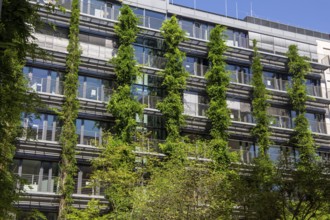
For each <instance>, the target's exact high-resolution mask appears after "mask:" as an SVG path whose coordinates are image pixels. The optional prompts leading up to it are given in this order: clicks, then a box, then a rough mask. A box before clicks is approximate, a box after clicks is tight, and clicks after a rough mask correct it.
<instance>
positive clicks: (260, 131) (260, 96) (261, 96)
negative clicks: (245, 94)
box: [252, 40, 271, 157]
mask: <svg viewBox="0 0 330 220" xmlns="http://www.w3.org/2000/svg"><path fill="white" fill-rule="evenodd" d="M253 50H254V55H253V60H252V73H253V76H252V85H253V99H252V113H253V117H254V119H255V120H256V126H255V127H254V128H253V129H252V135H253V136H254V137H255V139H256V144H257V145H258V147H259V156H261V157H267V156H268V155H267V150H268V148H269V145H270V144H271V141H270V138H269V137H270V130H269V124H270V119H269V116H268V114H267V108H268V107H269V104H268V102H267V99H268V98H269V96H268V95H267V94H268V92H267V90H266V85H265V84H264V82H263V78H262V65H261V62H260V55H259V53H258V49H257V41H256V40H254V41H253Z"/></svg>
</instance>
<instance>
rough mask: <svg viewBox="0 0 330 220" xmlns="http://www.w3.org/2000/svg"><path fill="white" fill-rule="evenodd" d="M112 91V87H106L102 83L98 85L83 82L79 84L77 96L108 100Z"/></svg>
mask: <svg viewBox="0 0 330 220" xmlns="http://www.w3.org/2000/svg"><path fill="white" fill-rule="evenodd" d="M112 92H113V91H112V89H110V88H106V87H105V86H103V85H101V86H100V85H88V84H87V85H86V84H85V85H80V88H79V92H78V97H79V98H84V99H89V100H95V101H102V102H108V101H109V99H110V96H111V94H112Z"/></svg>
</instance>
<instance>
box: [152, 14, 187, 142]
mask: <svg viewBox="0 0 330 220" xmlns="http://www.w3.org/2000/svg"><path fill="white" fill-rule="evenodd" d="M161 35H162V36H163V37H164V44H165V58H166V61H167V62H166V66H165V69H164V71H162V72H161V73H160V74H161V75H162V76H163V77H164V79H163V82H162V87H163V88H164V89H165V92H166V96H165V98H164V99H163V101H162V102H159V103H158V105H157V108H158V109H159V110H160V111H161V113H162V114H163V115H164V118H165V123H166V125H165V126H166V131H167V135H168V136H167V138H168V139H171V140H174V139H178V138H179V137H180V128H181V127H182V126H183V125H184V123H185V118H184V116H183V115H182V113H183V103H182V92H183V90H184V89H185V88H186V79H187V77H188V76H189V74H188V72H187V71H186V70H185V69H184V67H183V59H184V58H185V53H184V52H182V51H180V49H179V44H180V43H181V42H182V41H184V40H185V32H184V31H183V30H182V29H181V28H180V26H179V23H178V20H177V18H176V17H175V16H172V17H171V19H169V20H166V21H164V23H163V25H162V27H161Z"/></svg>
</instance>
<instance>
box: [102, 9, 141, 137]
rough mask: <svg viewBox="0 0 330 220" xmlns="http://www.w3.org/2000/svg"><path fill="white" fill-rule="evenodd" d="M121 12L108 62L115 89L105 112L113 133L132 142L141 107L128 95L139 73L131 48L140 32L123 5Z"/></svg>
mask: <svg viewBox="0 0 330 220" xmlns="http://www.w3.org/2000/svg"><path fill="white" fill-rule="evenodd" d="M120 11H121V13H120V16H119V18H118V20H119V23H117V24H116V25H115V32H116V34H117V35H118V37H119V43H120V46H119V49H118V53H117V55H116V57H114V58H113V59H112V60H111V62H112V63H113V65H114V67H115V73H116V76H117V81H116V83H117V88H116V89H115V91H114V92H113V94H112V97H111V99H110V101H109V104H108V110H109V112H110V113H111V114H112V115H113V116H114V117H115V122H116V124H115V127H114V132H115V134H116V135H117V136H119V137H120V138H121V139H122V140H124V141H126V142H131V141H132V137H133V135H134V132H135V127H136V125H137V123H136V117H137V116H140V115H141V114H142V105H141V104H140V103H139V102H138V101H137V100H136V99H135V98H134V97H133V95H132V94H131V91H132V84H133V82H134V81H135V79H136V77H137V76H139V75H140V74H141V73H140V71H139V68H138V66H137V65H136V64H137V63H136V60H135V56H134V49H133V46H132V43H133V42H134V41H135V39H136V36H137V34H138V32H139V29H138V27H137V25H138V18H137V17H136V15H135V14H134V13H133V11H132V9H130V7H129V6H128V5H124V6H123V7H122V8H121V10H120Z"/></svg>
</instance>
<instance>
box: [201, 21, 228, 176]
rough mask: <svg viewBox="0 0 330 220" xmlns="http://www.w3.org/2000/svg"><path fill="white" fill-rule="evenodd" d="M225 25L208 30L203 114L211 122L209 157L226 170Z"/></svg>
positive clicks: (226, 74) (226, 77)
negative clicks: (206, 102) (207, 104)
mask: <svg viewBox="0 0 330 220" xmlns="http://www.w3.org/2000/svg"><path fill="white" fill-rule="evenodd" d="M224 31H225V28H224V27H222V26H220V25H217V26H216V27H215V28H213V29H212V30H211V33H210V42H209V43H208V45H207V46H208V50H209V52H208V59H209V61H210V63H211V68H210V69H209V71H208V72H207V73H206V75H205V78H206V82H207V86H206V91H207V94H208V97H209V99H210V104H209V105H210V107H209V109H208V110H207V116H208V118H209V119H210V121H211V125H212V128H211V131H210V134H211V137H212V140H211V142H210V147H211V148H212V156H211V157H212V159H213V160H214V162H215V163H216V166H217V168H218V169H223V168H224V169H226V167H228V165H229V164H230V162H231V161H230V154H229V150H228V133H227V129H228V127H229V125H230V111H229V109H228V107H227V101H226V97H227V95H226V91H227V88H228V86H229V82H230V75H229V72H228V71H226V62H225V57H224V52H225V51H226V50H227V45H226V36H225V34H224Z"/></svg>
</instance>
